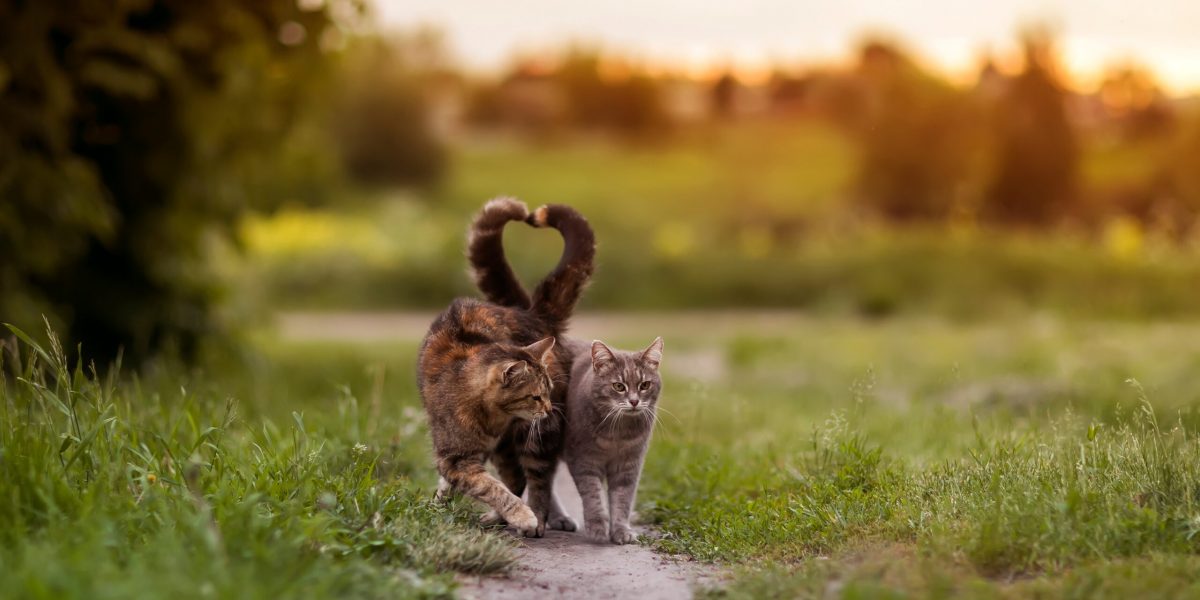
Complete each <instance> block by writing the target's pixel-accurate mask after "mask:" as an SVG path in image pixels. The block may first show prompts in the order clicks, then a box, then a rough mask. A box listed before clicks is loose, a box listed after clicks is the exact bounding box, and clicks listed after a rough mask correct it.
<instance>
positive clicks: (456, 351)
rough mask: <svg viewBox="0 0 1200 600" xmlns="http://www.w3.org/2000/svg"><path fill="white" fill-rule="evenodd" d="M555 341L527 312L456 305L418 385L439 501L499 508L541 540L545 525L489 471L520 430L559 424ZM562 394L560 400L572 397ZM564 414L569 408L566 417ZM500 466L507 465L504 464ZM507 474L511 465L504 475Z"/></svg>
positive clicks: (427, 345)
mask: <svg viewBox="0 0 1200 600" xmlns="http://www.w3.org/2000/svg"><path fill="white" fill-rule="evenodd" d="M554 346H555V343H554V338H553V336H550V335H546V334H545V328H544V327H541V326H539V325H538V324H537V323H536V321H533V320H531V319H530V318H529V316H528V315H526V314H523V312H522V311H519V310H516V309H512V308H506V307H500V306H495V305H492V304H487V303H483V302H479V301H475V300H469V299H459V300H455V301H454V302H453V303H452V304H451V305H450V307H449V308H448V309H446V311H445V312H444V313H442V314H441V315H440V316H439V317H438V318H437V319H436V320H435V321H434V323H433V325H432V326H431V327H430V330H429V333H428V334H427V335H426V337H425V342H424V343H423V344H422V346H421V352H420V358H419V364H418V370H419V379H418V385H419V387H420V390H421V398H422V400H423V401H424V403H425V411H426V412H427V413H428V415H429V429H430V432H431V433H432V436H433V449H434V454H435V456H436V458H437V469H438V473H439V474H440V475H441V476H442V482H441V483H440V484H439V489H438V497H439V498H444V497H445V494H446V492H447V491H449V490H450V489H453V490H455V491H458V492H460V493H463V494H466V495H468V496H471V497H473V498H476V499H478V500H480V501H482V502H483V503H484V504H487V505H488V506H490V507H492V509H493V510H494V511H496V513H497V514H498V515H500V516H502V517H503V518H504V519H505V520H506V521H508V522H509V523H510V524H512V525H513V526H515V527H517V529H519V530H520V531H521V532H522V533H524V534H526V535H540V534H541V533H542V531H544V525H543V522H544V521H545V518H539V517H538V515H536V514H535V513H534V512H532V511H531V510H530V508H528V507H526V506H525V504H524V503H522V502H521V499H520V497H519V492H518V493H513V492H512V491H510V490H509V489H508V487H506V486H505V484H504V483H501V482H500V481H498V480H497V479H496V478H495V477H493V476H492V475H491V474H489V473H488V472H487V471H486V470H485V469H484V464H485V463H486V461H487V460H488V459H490V458H492V456H493V454H494V453H495V452H496V450H497V448H498V447H499V446H501V445H502V443H504V442H505V441H507V440H509V439H511V432H512V430H513V429H514V427H513V425H514V424H515V423H518V422H520V423H524V424H525V425H526V427H525V429H526V430H528V429H529V424H530V423H531V422H532V423H536V429H535V431H536V430H538V429H540V428H541V426H542V423H543V422H546V421H551V422H553V423H554V425H553V426H554V427H556V428H559V429H561V428H562V424H561V416H555V412H556V411H555V410H554V406H553V404H552V397H553V396H554V395H555V388H554V386H553V384H552V381H553V380H554V379H555V378H562V377H563V372H564V366H563V365H564V364H567V363H564V362H562V360H561V359H560V358H559V357H558V356H557V355H556V353H555V351H554ZM559 387H560V388H562V389H559V390H557V395H559V396H561V395H563V394H565V392H566V390H565V388H563V387H562V386H559ZM559 415H561V409H560V411H559ZM498 464H500V463H498ZM505 468H510V467H508V466H507V465H504V466H503V467H502V468H501V472H502V473H503V472H504V471H505Z"/></svg>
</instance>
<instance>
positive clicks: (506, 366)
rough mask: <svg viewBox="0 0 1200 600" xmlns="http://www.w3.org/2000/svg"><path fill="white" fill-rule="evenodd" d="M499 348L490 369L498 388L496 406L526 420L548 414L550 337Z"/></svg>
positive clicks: (551, 355)
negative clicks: (528, 343) (522, 344)
mask: <svg viewBox="0 0 1200 600" xmlns="http://www.w3.org/2000/svg"><path fill="white" fill-rule="evenodd" d="M499 350H500V352H501V354H500V356H499V357H497V358H498V359H497V360H496V361H495V362H494V365H495V366H493V367H492V369H491V373H490V376H491V380H492V384H493V385H494V386H496V388H497V390H498V393H497V396H496V398H497V400H496V406H497V408H499V409H500V410H501V411H502V412H504V413H505V414H509V415H513V416H515V417H520V418H522V419H526V420H529V421H536V420H538V419H541V418H543V417H545V416H547V415H549V414H550V390H551V387H552V384H551V382H550V375H549V373H548V372H547V369H546V367H547V365H548V364H549V363H550V361H551V360H553V354H552V351H553V350H554V338H552V337H548V338H546V339H543V340H538V341H536V342H534V343H532V344H530V345H528V346H507V345H502V346H500V348H499Z"/></svg>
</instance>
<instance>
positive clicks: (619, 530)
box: [563, 337, 663, 544]
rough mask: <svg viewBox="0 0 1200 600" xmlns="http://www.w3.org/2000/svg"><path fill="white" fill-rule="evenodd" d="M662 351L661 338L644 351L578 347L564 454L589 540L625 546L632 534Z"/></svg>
mask: <svg viewBox="0 0 1200 600" xmlns="http://www.w3.org/2000/svg"><path fill="white" fill-rule="evenodd" d="M578 343H579V342H576V341H574V340H571V341H568V342H567V345H575V344H578ZM662 350H663V341H662V338H661V337H660V338H657V339H655V340H654V342H653V343H651V344H650V346H649V347H648V348H646V349H645V350H643V351H641V352H624V351H621V350H613V349H611V348H609V347H608V346H606V345H605V344H604V343H603V342H598V341H597V342H592V344H591V347H590V353H584V352H578V351H577V352H576V354H578V357H577V358H576V359H575V363H574V365H573V366H572V369H571V386H570V391H569V396H568V399H567V423H568V425H567V441H566V447H565V450H564V452H563V458H564V459H565V460H566V462H567V467H568V468H570V470H571V477H572V478H573V479H574V480H575V487H577V488H578V489H579V496H580V497H581V498H582V499H583V520H584V526H583V527H584V532H585V533H586V534H587V536H588V537H589V538H591V539H593V540H597V541H600V540H611V541H612V542H613V543H615V544H628V543H629V542H632V541H634V540H636V539H637V535H636V534H635V533H634V532H633V529H632V528H630V526H629V513H630V510H631V509H632V508H633V502H634V497H635V496H636V495H637V486H638V479H639V478H640V477H641V472H642V462H643V460H644V459H645V458H646V449H647V448H648V447H649V446H650V434H651V433H652V432H653V431H654V421H655V419H656V418H657V417H656V413H655V411H656V410H657V408H658V396H659V393H660V392H661V391H662V379H661V378H660V377H659V375H658V366H659V364H660V363H661V362H662ZM605 482H607V484H608V513H605V510H604V501H603V498H602V496H603V495H604V487H603V485H604V483H605ZM610 523H611V529H610Z"/></svg>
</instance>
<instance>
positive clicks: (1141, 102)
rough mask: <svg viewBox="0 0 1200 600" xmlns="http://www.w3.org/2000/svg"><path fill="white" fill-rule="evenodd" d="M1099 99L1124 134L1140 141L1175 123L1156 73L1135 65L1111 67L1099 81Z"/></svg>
mask: <svg viewBox="0 0 1200 600" xmlns="http://www.w3.org/2000/svg"><path fill="white" fill-rule="evenodd" d="M1099 95H1100V101H1101V103H1102V104H1103V106H1104V109H1105V111H1106V112H1107V113H1108V117H1109V118H1111V119H1112V120H1113V121H1114V122H1115V124H1116V125H1117V126H1118V127H1119V128H1120V130H1121V131H1120V132H1121V134H1122V136H1123V137H1125V138H1126V139H1129V140H1140V139H1145V138H1149V137H1154V136H1157V135H1160V134H1166V133H1169V132H1170V131H1171V128H1172V126H1173V125H1174V117H1175V115H1174V111H1172V109H1171V106H1170V103H1169V102H1168V101H1167V98H1166V96H1164V95H1163V93H1162V90H1161V89H1160V88H1159V86H1158V82H1157V81H1156V80H1155V78H1154V74H1153V73H1151V72H1150V71H1149V70H1147V69H1145V68H1143V67H1141V66H1138V65H1136V64H1122V65H1118V66H1116V67H1114V68H1112V69H1109V70H1108V71H1107V72H1106V73H1105V74H1104V78H1103V79H1102V80H1101V82H1100V90H1099Z"/></svg>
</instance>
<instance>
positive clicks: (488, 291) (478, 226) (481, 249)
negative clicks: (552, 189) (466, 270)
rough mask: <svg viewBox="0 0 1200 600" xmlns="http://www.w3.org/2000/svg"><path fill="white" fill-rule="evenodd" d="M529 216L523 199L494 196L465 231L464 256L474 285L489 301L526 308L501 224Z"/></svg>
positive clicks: (526, 303)
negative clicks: (505, 248)
mask: <svg viewBox="0 0 1200 600" xmlns="http://www.w3.org/2000/svg"><path fill="white" fill-rule="evenodd" d="M528 217H529V209H528V208H526V206H525V203H524V202H521V201H520V200H517V199H515V198H496V199H493V200H489V201H488V203H487V204H485V205H483V209H482V210H480V211H479V214H477V215H475V220H474V221H473V222H472V223H471V229H470V231H469V232H468V234H467V260H469V261H470V262H471V270H472V271H473V272H474V274H475V285H476V286H478V287H479V291H481V292H483V296H484V297H485V298H487V299H488V301H489V302H494V303H496V304H499V305H501V306H513V307H516V308H529V306H530V301H529V294H528V293H526V292H525V288H523V287H521V282H520V281H519V280H517V276H516V274H515V273H513V270H512V267H510V266H508V259H507V258H505V257H504V240H503V237H504V226H505V225H507V224H508V222H509V221H524V220H526V218H528Z"/></svg>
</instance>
